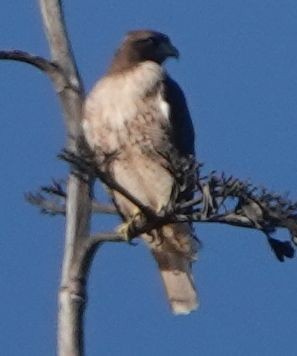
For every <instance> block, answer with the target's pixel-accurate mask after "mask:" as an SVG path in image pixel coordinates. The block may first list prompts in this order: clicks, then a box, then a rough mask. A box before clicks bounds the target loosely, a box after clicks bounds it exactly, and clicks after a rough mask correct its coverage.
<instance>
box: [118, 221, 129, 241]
mask: <svg viewBox="0 0 297 356" xmlns="http://www.w3.org/2000/svg"><path fill="white" fill-rule="evenodd" d="M130 224H131V222H126V223H123V224H121V225H119V227H118V228H117V233H118V234H119V235H120V236H122V237H123V238H124V239H125V240H126V241H130V240H131V238H130V236H129V228H130Z"/></svg>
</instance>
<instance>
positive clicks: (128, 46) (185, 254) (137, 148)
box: [82, 30, 198, 314]
mask: <svg viewBox="0 0 297 356" xmlns="http://www.w3.org/2000/svg"><path fill="white" fill-rule="evenodd" d="M178 55H179V53H178V50H177V49H176V48H175V47H174V46H173V45H172V43H171V41H170V39H169V38H168V37H167V36H166V35H164V34H162V33H160V32H156V31H150V30H139V31H131V32H129V33H128V34H127V35H126V37H125V38H124V40H123V42H122V43H121V45H120V47H119V49H118V50H117V51H116V53H115V55H114V58H113V61H112V63H111V66H110V68H109V70H108V72H107V74H106V75H105V76H104V77H103V78H102V79H100V80H99V81H98V82H97V83H96V85H95V86H94V88H93V89H92V90H91V92H90V94H89V95H88V97H87V98H86V102H85V106H84V113H83V123H82V125H83V130H84V134H85V138H86V141H87V143H88V144H89V146H90V148H91V150H92V151H93V152H94V155H95V157H96V155H98V156H99V155H102V153H103V154H104V155H106V157H109V158H108V165H105V168H104V169H105V170H106V171H107V173H108V174H110V175H111V176H112V177H113V179H114V180H115V181H116V182H117V183H118V184H120V185H121V186H122V187H123V188H125V190H127V191H128V192H129V193H130V194H132V195H133V196H134V197H135V198H137V199H138V200H139V201H141V202H142V204H144V205H146V206H149V207H150V208H152V209H154V210H155V211H160V210H161V209H162V208H164V207H166V206H167V205H168V204H169V202H170V200H171V199H172V196H173V191H174V190H175V189H176V187H177V186H178V184H179V183H178V178H177V177H178V174H177V173H178V172H179V173H180V167H181V163H182V162H183V161H187V160H188V159H190V158H191V157H193V156H194V131H193V125H192V121H191V118H190V114H189V111H188V107H187V104H186V100H185V97H184V94H183V92H182V90H181V88H180V87H179V86H178V84H177V83H176V82H175V81H174V80H173V79H171V78H170V76H169V75H168V74H167V72H166V71H165V69H164V67H163V64H164V61H165V60H166V59H167V58H168V57H176V58H177V57H178ZM111 194H112V196H113V200H114V202H115V204H116V207H117V209H118V211H119V213H120V215H121V216H122V218H123V220H124V222H125V223H124V224H123V225H122V226H121V228H120V229H119V232H120V233H121V234H123V235H125V232H127V230H128V227H129V224H131V223H133V220H135V219H136V218H137V215H139V209H138V208H137V207H136V206H135V205H133V204H132V203H131V202H130V201H129V200H127V199H126V198H125V197H124V196H123V195H121V194H119V193H118V192H116V191H111ZM185 194H186V193H185ZM191 196H192V194H191V193H190V194H189V192H188V193H187V196H185V197H184V199H185V200H187V199H190V198H191ZM142 238H143V239H144V240H145V242H146V243H147V245H148V246H149V248H150V250H151V252H152V255H153V256H154V257H155V259H156V261H157V264H158V267H159V269H160V272H161V276H162V279H163V282H164V286H165V290H166V292H167V295H168V299H169V302H170V305H171V308H172V311H173V313H175V314H188V313H190V312H191V311H192V310H195V309H196V308H197V305H198V302H197V294H196V290H195V287H194V283H193V277H192V273H191V265H192V262H193V261H194V260H195V258H196V253H197V240H196V239H195V238H194V235H193V230H192V226H191V224H190V223H174V224H168V225H166V226H163V227H162V228H159V229H155V230H153V231H151V232H148V233H146V234H143V235H142Z"/></svg>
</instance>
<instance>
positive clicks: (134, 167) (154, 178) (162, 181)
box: [111, 150, 173, 217]
mask: <svg viewBox="0 0 297 356" xmlns="http://www.w3.org/2000/svg"><path fill="white" fill-rule="evenodd" d="M111 170H112V172H111V173H112V175H113V177H114V178H115V180H116V181H117V182H118V183H119V184H120V185H121V186H122V187H123V188H125V189H126V190H127V191H128V192H129V193H130V194H132V195H133V196H134V197H135V198H137V199H138V200H140V201H141V202H142V204H144V205H146V206H149V207H151V208H152V209H154V210H155V211H159V210H160V209H161V208H162V207H164V206H166V205H167V204H168V202H169V200H170V196H171V191H172V187H173V177H172V176H171V175H170V173H169V172H168V170H167V169H166V168H164V167H163V166H162V165H161V164H160V162H158V161H157V160H154V159H151V158H150V157H148V156H146V155H143V154H141V153H139V152H135V151H133V150H131V152H130V154H129V155H126V154H125V155H120V156H119V157H118V158H117V159H116V160H115V161H114V162H113V163H112V165H111ZM114 195H115V199H116V203H117V205H118V207H119V209H120V210H121V212H122V213H123V215H125V216H126V217H128V216H129V215H133V214H134V212H135V206H133V204H131V203H130V202H128V200H127V199H125V198H124V197H123V196H122V195H120V194H118V193H115V194H114Z"/></svg>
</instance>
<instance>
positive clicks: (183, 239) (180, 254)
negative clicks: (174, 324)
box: [145, 224, 198, 314]
mask: <svg viewBox="0 0 297 356" xmlns="http://www.w3.org/2000/svg"><path fill="white" fill-rule="evenodd" d="M145 240H146V241H147V243H148V244H149V246H150V248H151V251H152V254H153V255H154V257H155V259H156V261H157V263H158V266H159V269H160V273H161V276H162V279H163V282H164V286H165V290H166V293H167V296H168V300H169V303H170V305H171V309H172V312H173V313H174V314H189V313H190V312H191V311H193V310H195V309H197V307H198V297H197V293H196V289H195V286H194V281H193V277H192V273H191V265H192V262H193V260H194V259H195V255H196V251H197V244H196V241H195V240H194V238H193V235H192V231H191V227H190V226H189V225H188V224H171V225H167V226H164V227H163V228H162V230H161V231H158V232H156V234H155V236H154V238H153V239H152V240H151V241H149V240H148V239H147V238H146V239H145Z"/></svg>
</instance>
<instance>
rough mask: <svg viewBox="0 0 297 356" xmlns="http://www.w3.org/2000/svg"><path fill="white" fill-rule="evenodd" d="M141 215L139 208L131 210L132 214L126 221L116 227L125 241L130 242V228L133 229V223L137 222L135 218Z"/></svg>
mask: <svg viewBox="0 0 297 356" xmlns="http://www.w3.org/2000/svg"><path fill="white" fill-rule="evenodd" d="M140 215H141V212H140V211H139V209H135V211H133V215H132V216H131V217H130V218H129V219H128V221H126V222H125V223H123V224H120V225H119V227H118V228H117V233H118V234H119V235H120V236H122V237H123V238H124V239H125V240H126V241H128V242H131V240H132V238H133V237H132V238H131V236H130V235H131V230H132V231H133V230H134V228H135V224H136V222H137V220H138V219H139V217H140Z"/></svg>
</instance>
